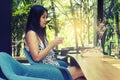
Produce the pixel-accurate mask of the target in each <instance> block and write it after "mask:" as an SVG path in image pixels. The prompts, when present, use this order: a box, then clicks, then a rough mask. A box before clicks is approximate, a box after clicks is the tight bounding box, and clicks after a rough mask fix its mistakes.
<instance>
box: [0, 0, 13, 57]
mask: <svg viewBox="0 0 120 80" xmlns="http://www.w3.org/2000/svg"><path fill="white" fill-rule="evenodd" d="M11 2H12V0H7V1H6V0H1V1H0V52H7V53H8V54H10V55H11V54H12V48H11Z"/></svg>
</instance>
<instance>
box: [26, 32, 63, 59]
mask: <svg viewBox="0 0 120 80" xmlns="http://www.w3.org/2000/svg"><path fill="white" fill-rule="evenodd" d="M62 41H63V38H56V39H55V40H53V41H52V42H50V43H49V44H48V46H47V47H46V48H45V49H44V50H42V51H39V46H38V45H39V38H38V36H37V34H36V33H35V32H34V31H29V32H28V33H27V34H26V42H27V45H28V47H29V51H30V54H31V56H32V59H33V60H34V61H40V60H42V59H43V58H44V57H45V56H46V55H47V54H48V53H49V51H50V50H51V49H52V48H54V47H55V46H56V45H58V44H60V43H62Z"/></svg>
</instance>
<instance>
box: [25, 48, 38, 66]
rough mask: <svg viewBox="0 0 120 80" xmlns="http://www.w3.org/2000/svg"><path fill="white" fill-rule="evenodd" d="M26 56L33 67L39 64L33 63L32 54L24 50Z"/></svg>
mask: <svg viewBox="0 0 120 80" xmlns="http://www.w3.org/2000/svg"><path fill="white" fill-rule="evenodd" d="M24 54H25V56H26V58H27V60H28V62H29V63H30V64H31V65H34V64H38V62H35V61H33V59H32V57H31V55H30V53H29V52H28V51H27V50H26V49H25V48H24Z"/></svg>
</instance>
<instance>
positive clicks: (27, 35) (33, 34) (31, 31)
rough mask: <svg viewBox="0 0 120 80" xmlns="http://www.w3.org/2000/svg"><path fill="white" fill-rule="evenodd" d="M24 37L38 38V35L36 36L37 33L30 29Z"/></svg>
mask: <svg viewBox="0 0 120 80" xmlns="http://www.w3.org/2000/svg"><path fill="white" fill-rule="evenodd" d="M26 38H33V39H34V38H35V39H36V38H38V36H37V34H36V33H35V31H33V30H30V31H28V32H27V34H26Z"/></svg>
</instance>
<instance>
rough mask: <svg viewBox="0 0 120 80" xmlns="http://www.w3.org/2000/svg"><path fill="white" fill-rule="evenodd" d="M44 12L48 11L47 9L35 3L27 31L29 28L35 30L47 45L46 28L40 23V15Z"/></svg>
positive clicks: (31, 10)
mask: <svg viewBox="0 0 120 80" xmlns="http://www.w3.org/2000/svg"><path fill="white" fill-rule="evenodd" d="M44 12H47V13H48V11H47V9H46V8H44V7H43V6H40V5H34V6H32V7H31V9H30V12H29V15H28V20H27V26H26V30H25V33H27V32H28V31H29V30H33V31H35V32H36V34H37V35H38V36H39V37H40V39H41V40H42V42H43V43H44V45H45V42H44V41H45V38H46V28H42V27H41V25H40V17H41V16H42V15H43V13H44Z"/></svg>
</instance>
